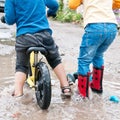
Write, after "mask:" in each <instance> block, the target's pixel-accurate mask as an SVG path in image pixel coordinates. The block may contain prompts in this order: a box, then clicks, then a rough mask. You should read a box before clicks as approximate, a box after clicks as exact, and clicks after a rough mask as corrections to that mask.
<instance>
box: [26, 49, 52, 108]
mask: <svg viewBox="0 0 120 120" xmlns="http://www.w3.org/2000/svg"><path fill="white" fill-rule="evenodd" d="M39 53H41V54H40V57H41V58H40V59H39V58H38V54H39ZM27 54H30V62H29V63H30V65H29V74H28V78H27V81H26V82H27V84H28V85H29V86H30V87H32V88H35V95H36V99H37V103H38V105H39V106H40V108H41V109H47V108H48V107H49V105H50V102H51V78H50V73H49V69H48V67H47V65H46V63H45V62H43V61H42V54H43V55H47V51H46V49H45V48H43V47H30V48H29V49H28V50H27Z"/></svg>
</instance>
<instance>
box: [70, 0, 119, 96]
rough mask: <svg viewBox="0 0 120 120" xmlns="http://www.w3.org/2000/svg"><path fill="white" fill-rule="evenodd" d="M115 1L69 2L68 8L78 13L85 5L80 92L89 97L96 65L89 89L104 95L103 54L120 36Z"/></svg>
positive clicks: (79, 70) (79, 68) (86, 0)
mask: <svg viewBox="0 0 120 120" xmlns="http://www.w3.org/2000/svg"><path fill="white" fill-rule="evenodd" d="M112 3H113V0H69V7H70V8H71V9H76V8H77V7H78V6H79V5H81V4H83V21H84V34H83V37H82V41H81V45H80V51H79V57H78V72H77V73H78V91H79V93H80V95H81V96H82V97H83V98H85V97H89V77H90V64H91V63H92V64H93V71H92V82H91V83H90V87H91V89H92V91H94V92H97V93H102V92H103V85H102V81H103V71H104V53H105V51H106V50H107V49H108V48H109V46H110V45H111V43H112V42H113V40H114V39H115V36H116V33H117V21H116V18H115V15H114V13H113V10H112Z"/></svg>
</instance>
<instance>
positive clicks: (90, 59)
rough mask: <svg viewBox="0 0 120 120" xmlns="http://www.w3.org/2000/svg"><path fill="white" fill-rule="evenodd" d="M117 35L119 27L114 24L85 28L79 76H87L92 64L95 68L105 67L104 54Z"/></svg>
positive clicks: (99, 24)
mask: <svg viewBox="0 0 120 120" xmlns="http://www.w3.org/2000/svg"><path fill="white" fill-rule="evenodd" d="M116 34H117V25H116V24H113V23H93V24H88V25H87V26H86V27H85V33H84V35H83V37H82V42H81V45H80V52H79V57H78V74H80V75H87V73H88V72H89V71H90V69H89V67H90V64H91V63H92V64H93V66H94V67H97V68H101V67H102V66H104V58H103V57H104V52H105V51H106V50H107V49H108V47H109V46H110V45H111V43H112V42H113V40H114V39H115V36H116Z"/></svg>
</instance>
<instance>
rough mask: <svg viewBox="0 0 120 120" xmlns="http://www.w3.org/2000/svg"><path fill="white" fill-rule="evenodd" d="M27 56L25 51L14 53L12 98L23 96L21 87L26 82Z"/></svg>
mask: <svg viewBox="0 0 120 120" xmlns="http://www.w3.org/2000/svg"><path fill="white" fill-rule="evenodd" d="M28 60H29V55H27V54H26V52H25V51H22V52H19V51H16V73H15V88H14V93H13V96H21V95H23V86H24V83H25V80H26V75H27V71H28Z"/></svg>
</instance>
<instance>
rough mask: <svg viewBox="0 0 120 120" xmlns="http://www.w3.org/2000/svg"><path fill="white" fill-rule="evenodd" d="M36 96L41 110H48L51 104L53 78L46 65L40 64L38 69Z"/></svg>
mask: <svg viewBox="0 0 120 120" xmlns="http://www.w3.org/2000/svg"><path fill="white" fill-rule="evenodd" d="M36 76H37V79H36V87H35V95H36V99H37V103H38V105H39V106H40V108H41V109H47V108H48V107H49V105H50V102H51V78H50V73H49V70H48V67H47V65H46V63H44V62H39V64H38V67H37V75H36Z"/></svg>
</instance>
